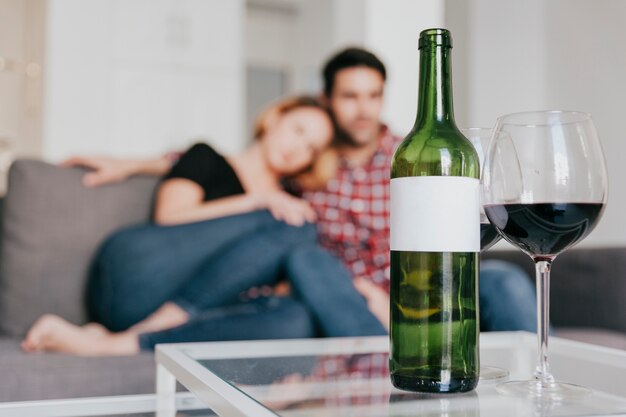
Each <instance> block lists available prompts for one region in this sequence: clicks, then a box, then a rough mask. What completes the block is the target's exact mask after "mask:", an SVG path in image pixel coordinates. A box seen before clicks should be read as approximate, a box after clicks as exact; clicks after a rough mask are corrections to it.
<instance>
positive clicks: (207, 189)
mask: <svg viewBox="0 0 626 417" xmlns="http://www.w3.org/2000/svg"><path fill="white" fill-rule="evenodd" d="M171 178H184V179H187V180H190V181H193V182H195V183H196V184H198V185H200V186H201V187H202V189H203V190H204V201H209V200H216V199H218V198H223V197H229V196H233V195H237V194H243V193H244V189H243V186H242V185H241V181H239V178H238V177H237V174H236V173H235V170H234V169H233V167H232V166H231V165H230V164H229V163H228V161H226V159H225V158H224V157H223V156H222V155H220V154H219V153H217V152H216V151H215V149H213V148H212V147H210V146H209V145H207V144H204V143H198V144H195V145H193V146H192V147H191V148H190V149H189V150H188V151H187V152H185V153H184V154H183V155H182V156H181V157H180V159H179V160H178V162H177V163H176V165H174V166H173V167H172V169H171V170H170V172H169V173H168V174H167V175H165V177H164V178H163V180H168V179H171Z"/></svg>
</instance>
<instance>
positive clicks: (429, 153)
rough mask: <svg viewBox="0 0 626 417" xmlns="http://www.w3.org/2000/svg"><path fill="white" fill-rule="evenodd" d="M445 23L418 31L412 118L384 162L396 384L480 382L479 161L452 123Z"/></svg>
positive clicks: (459, 386) (434, 388) (413, 387)
mask: <svg viewBox="0 0 626 417" xmlns="http://www.w3.org/2000/svg"><path fill="white" fill-rule="evenodd" d="M451 49H452V37H451V36H450V32H449V31H447V30H445V29H428V30H425V31H423V32H422V33H421V34H420V39H419V50H420V74H419V99H418V111H417V118H416V121H415V126H414V127H413V129H412V130H411V132H410V133H409V134H408V135H407V137H406V138H405V139H404V141H403V142H402V143H401V144H400V145H399V146H398V149H397V150H396V152H395V154H394V157H393V161H392V165H391V239H390V240H391V295H390V297H391V324H390V342H391V344H390V349H391V350H390V355H389V366H390V372H391V380H392V383H393V385H395V386H396V387H397V388H400V389H403V390H409V391H420V392H439V393H446V392H464V391H469V390H472V389H474V388H475V387H476V384H477V383H478V370H479V356H478V304H477V295H478V255H479V252H480V215H479V204H480V203H479V181H478V178H479V175H480V169H479V162H478V155H477V154H476V152H475V150H474V148H473V146H472V145H471V143H470V142H469V141H468V140H467V139H466V138H465V137H464V136H463V134H462V133H461V132H460V131H459V129H458V128H457V127H456V124H455V122H454V113H453V109H452V77H451V73H450V51H451Z"/></svg>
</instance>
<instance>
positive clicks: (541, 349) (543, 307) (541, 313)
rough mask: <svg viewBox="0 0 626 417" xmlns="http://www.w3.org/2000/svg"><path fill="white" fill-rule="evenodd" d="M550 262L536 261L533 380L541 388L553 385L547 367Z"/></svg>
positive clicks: (552, 379) (552, 378)
mask: <svg viewBox="0 0 626 417" xmlns="http://www.w3.org/2000/svg"><path fill="white" fill-rule="evenodd" d="M551 266H552V262H551V260H545V259H541V260H536V261H535V272H536V278H537V343H538V353H539V358H538V361H537V368H536V369H535V379H536V380H537V382H539V384H540V385H541V386H548V385H551V384H553V383H554V377H553V376H552V374H551V373H550V366H549V365H548V333H549V331H550V268H551Z"/></svg>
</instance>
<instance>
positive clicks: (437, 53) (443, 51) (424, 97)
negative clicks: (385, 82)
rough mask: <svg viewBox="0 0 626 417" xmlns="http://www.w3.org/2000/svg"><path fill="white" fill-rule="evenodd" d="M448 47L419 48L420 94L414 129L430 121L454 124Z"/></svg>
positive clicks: (428, 123)
mask: <svg viewBox="0 0 626 417" xmlns="http://www.w3.org/2000/svg"><path fill="white" fill-rule="evenodd" d="M450 51H451V48H450V47H449V46H442V45H436V46H434V45H433V46H427V47H422V48H421V49H420V74H419V94H418V102H417V118H416V120H415V128H416V129H419V128H423V127H424V126H427V125H430V124H439V125H441V124H444V125H454V124H455V123H454V110H453V105H452V73H451V66H450Z"/></svg>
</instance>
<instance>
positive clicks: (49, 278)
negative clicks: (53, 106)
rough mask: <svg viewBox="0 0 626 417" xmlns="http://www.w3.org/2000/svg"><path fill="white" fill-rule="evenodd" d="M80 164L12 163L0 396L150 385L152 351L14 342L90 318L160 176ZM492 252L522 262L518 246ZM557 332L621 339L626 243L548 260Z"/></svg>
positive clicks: (625, 315)
mask: <svg viewBox="0 0 626 417" xmlns="http://www.w3.org/2000/svg"><path fill="white" fill-rule="evenodd" d="M83 173H84V171H82V170H80V169H64V168H59V167H56V166H53V165H50V164H47V163H44V162H40V161H31V160H20V161H17V162H16V163H15V164H13V166H12V168H11V170H10V173H9V189H8V193H7V195H6V197H5V199H4V209H3V213H2V224H3V229H2V233H1V234H0V245H1V247H0V352H1V353H0V375H2V376H3V377H2V378H0V401H18V400H34V399H46V398H67V397H81V396H100V395H117V394H139V393H148V392H154V370H155V369H154V368H155V367H154V357H153V355H152V354H145V353H144V354H141V355H138V356H133V357H106V358H82V357H71V356H66V355H59V354H48V353H44V354H30V355H26V354H24V353H22V352H21V351H20V348H19V342H20V340H21V338H22V337H23V335H24V334H25V332H26V330H27V329H28V328H29V326H30V325H31V324H32V322H33V321H34V320H35V319H36V318H37V317H39V316H40V315H42V314H44V313H56V314H59V315H61V316H62V317H65V318H66V319H69V320H70V321H72V322H74V323H78V324H80V323H84V322H86V321H87V316H86V311H85V305H84V297H83V292H84V287H85V277H86V274H87V270H88V267H89V264H90V261H91V258H92V256H93V254H94V252H95V251H96V248H97V247H98V245H99V244H100V243H101V242H102V240H103V239H104V238H105V237H106V236H107V235H108V234H109V233H111V232H112V231H114V230H116V229H118V228H120V227H123V226H126V225H130V224H134V223H138V222H145V221H147V220H148V216H149V212H150V204H151V201H152V194H153V191H154V187H155V185H156V182H157V180H156V179H155V178H148V177H138V178H133V179H131V180H129V181H127V182H125V183H123V184H115V185H109V186H104V187H100V188H97V189H87V188H85V187H83V186H82V185H81V177H82V175H83ZM488 256H489V257H498V258H505V259H508V260H512V261H515V262H518V263H520V265H522V266H523V267H524V268H526V269H528V270H529V273H532V265H531V263H530V260H529V259H528V258H527V257H526V256H525V255H522V254H521V253H519V252H514V251H511V252H491V253H490V254H489V255H488ZM553 276H554V279H553V293H552V317H553V322H554V324H555V326H556V327H557V334H558V333H559V332H560V333H561V334H562V335H564V336H567V337H572V338H576V339H579V340H585V341H590V342H592V343H601V344H606V345H610V346H614V347H620V348H622V349H626V303H625V302H624V299H625V298H626V249H621V248H620V249H594V250H577V251H571V252H569V253H566V254H564V255H563V256H562V257H560V258H559V259H558V260H557V261H556V263H555V268H554V275H553Z"/></svg>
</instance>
